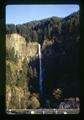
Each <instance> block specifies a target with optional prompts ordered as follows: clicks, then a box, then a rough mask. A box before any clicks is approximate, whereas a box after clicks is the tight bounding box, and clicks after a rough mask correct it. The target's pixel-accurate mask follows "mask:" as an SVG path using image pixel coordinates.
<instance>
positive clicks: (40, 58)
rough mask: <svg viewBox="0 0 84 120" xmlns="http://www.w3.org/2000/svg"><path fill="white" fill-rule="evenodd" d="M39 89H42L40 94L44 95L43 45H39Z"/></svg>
mask: <svg viewBox="0 0 84 120" xmlns="http://www.w3.org/2000/svg"><path fill="white" fill-rule="evenodd" d="M38 47H39V71H40V72H39V87H40V93H41V95H42V93H43V87H42V82H43V79H42V55H41V45H40V44H39V46H38Z"/></svg>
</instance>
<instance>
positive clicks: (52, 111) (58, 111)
mask: <svg viewBox="0 0 84 120" xmlns="http://www.w3.org/2000/svg"><path fill="white" fill-rule="evenodd" d="M6 113H7V114H79V113H80V109H8V110H6Z"/></svg>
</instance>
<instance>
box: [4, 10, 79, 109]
mask: <svg viewBox="0 0 84 120" xmlns="http://www.w3.org/2000/svg"><path fill="white" fill-rule="evenodd" d="M79 18H80V16H79V11H78V12H75V13H73V14H71V15H69V16H67V17H65V18H59V17H51V18H47V19H43V20H40V21H31V22H29V23H25V24H22V25H14V24H9V25H8V24H7V25H6V69H7V70H6V82H7V99H8V95H9V93H10V94H11V95H12V92H14V91H15V93H14V96H12V97H10V100H7V102H8V103H7V105H8V106H7V108H12V107H13V108H25V106H26V108H40V107H43V106H42V105H43V101H42V99H41V97H42V96H40V91H39V57H38V45H39V43H40V44H41V52H42V70H43V72H42V75H43V91H44V96H43V100H45V99H49V101H50V102H51V107H53V104H54V102H56V99H57V98H56V96H54V94H55V93H54V92H55V91H56V90H58V89H60V90H61V93H62V94H61V93H59V95H60V97H59V101H60V100H63V99H65V98H69V97H79V88H80V87H79V86H80V84H79V83H80V71H79V70H80V22H79ZM12 86H13V87H12ZM12 88H13V89H12ZM18 91H19V92H18ZM21 91H22V95H23V97H21V98H19V93H20V92H21ZM25 91H26V92H25ZM58 91H59V90H58ZM17 96H18V97H17ZM13 97H14V98H13ZM16 98H17V101H18V100H20V101H19V103H20V104H19V106H17V105H16V103H15V102H14V100H15V99H16ZM33 99H34V100H35V101H36V103H33ZM27 101H28V102H27ZM30 101H31V102H30ZM12 102H13V103H12ZM23 103H24V105H23Z"/></svg>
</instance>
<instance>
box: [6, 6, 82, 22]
mask: <svg viewBox="0 0 84 120" xmlns="http://www.w3.org/2000/svg"><path fill="white" fill-rule="evenodd" d="M79 9H80V6H79V5H70V4H69V5H55V4H54V5H39V4H38V5H7V6H6V24H23V23H26V22H29V21H33V20H41V19H44V18H48V17H52V16H58V17H65V16H68V15H69V14H71V13H73V12H76V11H78V10H79Z"/></svg>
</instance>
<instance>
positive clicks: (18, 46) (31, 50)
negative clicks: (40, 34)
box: [6, 33, 38, 60]
mask: <svg viewBox="0 0 84 120" xmlns="http://www.w3.org/2000/svg"><path fill="white" fill-rule="evenodd" d="M12 48H14V51H15V55H17V57H18V58H21V59H22V60H24V58H29V57H31V58H32V57H35V55H36V54H38V43H37V42H33V43H31V42H29V43H27V42H26V40H25V38H24V37H22V36H21V35H19V34H17V33H14V34H10V35H8V34H7V35H6V49H7V50H9V49H12Z"/></svg>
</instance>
